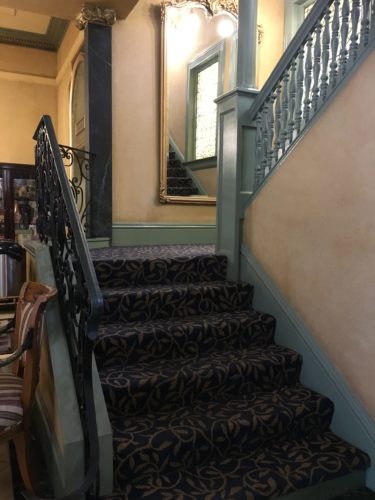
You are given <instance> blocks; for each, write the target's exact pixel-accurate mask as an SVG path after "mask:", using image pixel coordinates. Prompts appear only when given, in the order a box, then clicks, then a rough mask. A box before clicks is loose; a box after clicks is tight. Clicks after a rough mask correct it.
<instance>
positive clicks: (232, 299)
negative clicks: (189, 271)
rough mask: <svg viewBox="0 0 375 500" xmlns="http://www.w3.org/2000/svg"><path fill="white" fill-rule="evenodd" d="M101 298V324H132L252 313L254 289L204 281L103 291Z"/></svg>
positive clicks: (227, 283) (241, 284)
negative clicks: (236, 312) (202, 315)
mask: <svg viewBox="0 0 375 500" xmlns="http://www.w3.org/2000/svg"><path fill="white" fill-rule="evenodd" d="M102 295H103V299H104V314H103V317H102V322H103V323H109V322H118V321H124V322H129V321H139V320H142V321H147V320H157V319H162V318H165V319H167V318H171V317H184V316H187V315H199V314H208V313H212V312H220V311H232V310H239V309H250V308H251V304H252V297H253V287H252V286H251V285H249V284H248V283H232V282H228V281H203V282H197V283H175V284H159V285H153V284H147V285H144V286H130V287H125V288H116V289H113V288H102Z"/></svg>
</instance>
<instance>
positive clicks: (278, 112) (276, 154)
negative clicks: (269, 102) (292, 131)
mask: <svg viewBox="0 0 375 500" xmlns="http://www.w3.org/2000/svg"><path fill="white" fill-rule="evenodd" d="M281 90H282V87H281V82H279V83H278V85H277V87H276V103H275V137H274V144H275V150H274V158H275V162H277V160H278V159H279V149H280V135H281Z"/></svg>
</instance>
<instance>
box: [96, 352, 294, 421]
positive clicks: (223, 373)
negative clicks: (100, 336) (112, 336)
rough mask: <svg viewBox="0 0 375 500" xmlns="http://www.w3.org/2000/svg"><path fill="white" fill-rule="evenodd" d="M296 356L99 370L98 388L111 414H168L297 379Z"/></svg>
mask: <svg viewBox="0 0 375 500" xmlns="http://www.w3.org/2000/svg"><path fill="white" fill-rule="evenodd" d="M301 362H302V360H301V357H300V356H299V355H298V354H297V353H293V352H291V353H289V354H284V355H282V354H274V355H273V356H272V357H269V358H266V357H263V358H262V357H260V356H259V357H257V358H252V359H242V360H233V361H231V362H230V361H229V362H228V363H227V364H226V365H221V366H215V365H214V364H213V363H207V365H202V364H201V365H197V366H194V362H192V363H191V365H189V366H185V367H183V368H182V369H181V370H180V371H179V372H177V373H171V374H169V375H168V374H165V373H164V374H162V375H158V374H155V372H150V373H147V372H145V373H141V372H140V370H139V369H138V367H137V365H134V367H133V366H131V367H127V369H126V370H124V371H120V372H116V375H113V374H111V373H109V374H108V375H107V374H106V373H105V372H102V386H103V392H104V396H105V398H106V402H107V407H108V410H109V411H110V412H112V413H113V414H114V415H136V414H141V413H152V412H156V411H173V410H176V409H177V408H179V407H181V406H189V405H191V404H193V403H194V402H196V401H212V400H214V399H216V400H220V399H224V398H228V397H231V398H237V397H238V398H241V397H242V398H246V397H247V396H248V395H250V394H253V393H254V392H256V391H271V390H274V389H275V388H277V387H281V386H282V385H292V384H295V383H296V382H297V380H298V377H299V373H300V368H301Z"/></svg>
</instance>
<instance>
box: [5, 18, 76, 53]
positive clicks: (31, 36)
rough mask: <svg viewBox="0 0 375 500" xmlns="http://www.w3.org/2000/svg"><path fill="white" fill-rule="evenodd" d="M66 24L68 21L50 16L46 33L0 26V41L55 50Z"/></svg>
mask: <svg viewBox="0 0 375 500" xmlns="http://www.w3.org/2000/svg"><path fill="white" fill-rule="evenodd" d="M68 26H69V21H66V20H65V19H59V18H56V17H52V18H51V20H50V22H49V24H48V28H47V32H46V34H40V33H32V32H29V31H20V30H13V29H8V28H0V43H6V44H9V45H18V46H21V47H29V48H32V49H40V50H49V51H53V52H56V51H57V50H58V48H59V47H60V44H61V41H62V39H63V38H64V35H65V33H66V30H67V29H68Z"/></svg>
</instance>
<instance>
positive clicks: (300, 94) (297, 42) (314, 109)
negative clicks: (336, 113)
mask: <svg viewBox="0 0 375 500" xmlns="http://www.w3.org/2000/svg"><path fill="white" fill-rule="evenodd" d="M374 40H375V0H317V1H316V3H315V5H314V7H313V8H312V10H311V12H310V13H309V15H308V16H307V17H306V19H305V21H304V22H303V24H302V25H301V27H300V28H299V30H298V31H297V33H296V35H295V36H294V38H293V40H292V41H291V43H290V44H289V46H288V48H287V49H286V51H285V53H284V55H283V56H282V58H281V59H280V61H279V63H278V64H277V66H276V67H275V69H274V70H273V72H272V74H271V75H270V77H269V78H268V80H267V82H266V83H265V85H264V86H263V88H262V90H261V92H260V93H259V94H258V96H257V98H256V99H255V101H254V103H253V105H252V106H251V108H250V110H249V114H248V117H247V118H248V121H249V122H250V123H253V124H254V125H255V127H256V134H255V157H256V166H255V175H254V187H253V193H254V192H255V191H256V190H257V189H258V188H259V187H260V186H261V185H262V184H263V181H264V179H266V178H267V177H268V175H269V174H270V173H271V172H272V171H273V169H274V168H275V166H276V165H277V164H278V163H279V161H280V159H281V158H282V157H283V156H284V155H285V153H286V152H287V151H288V150H289V148H290V147H291V145H292V144H294V143H295V142H296V140H297V139H298V138H299V137H300V136H301V134H302V132H303V130H305V129H306V127H307V126H308V125H309V124H310V122H311V120H312V119H313V118H314V117H315V116H316V115H317V114H318V112H320V110H321V109H322V108H323V106H325V104H326V103H327V102H328V100H329V97H330V96H331V95H333V93H334V92H336V91H337V89H338V88H339V86H340V85H341V83H342V82H343V81H344V80H345V78H346V76H347V75H349V74H350V73H351V71H352V70H353V68H354V67H355V66H356V65H357V64H358V62H359V61H360V60H361V59H362V57H363V56H364V55H365V54H366V52H367V51H368V49H369V48H370V47H372V45H373V44H372V42H373V41H374Z"/></svg>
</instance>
